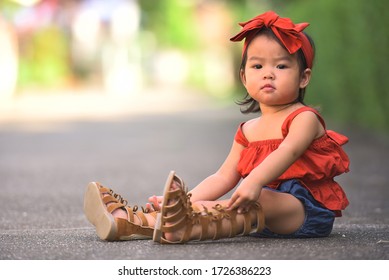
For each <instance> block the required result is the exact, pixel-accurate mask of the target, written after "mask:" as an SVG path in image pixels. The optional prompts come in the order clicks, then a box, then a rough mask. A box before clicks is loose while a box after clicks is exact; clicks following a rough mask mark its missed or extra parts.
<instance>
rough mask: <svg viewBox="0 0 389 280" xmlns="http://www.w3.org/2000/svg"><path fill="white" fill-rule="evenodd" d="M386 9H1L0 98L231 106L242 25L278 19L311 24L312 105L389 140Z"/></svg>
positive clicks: (324, 0) (24, 4) (140, 5)
mask: <svg viewBox="0 0 389 280" xmlns="http://www.w3.org/2000/svg"><path fill="white" fill-rule="evenodd" d="M388 7H389V2H388V1H386V0H372V1H363V0H342V1H339V0H315V1H309V0H273V1H270V0H268V1H266V0H263V1H254V0H230V1H227V0H225V1H223V0H220V1H212V0H193V1H187V0H159V1H153V0H139V1H135V0H110V1H104V0H66V1H65V0H62V1H61V0H41V1H38V0H13V1H11V0H1V1H0V76H1V77H2V82H0V84H1V85H0V97H1V96H18V95H21V94H25V92H28V91H26V89H31V88H33V89H38V90H36V91H40V92H42V93H43V94H55V92H56V89H58V88H70V89H73V88H74V89H75V90H76V89H77V88H80V87H88V86H97V87H100V86H101V87H103V88H104V89H105V91H106V92H108V93H113V94H119V95H131V94H133V93H134V92H138V93H139V92H142V89H144V88H145V87H155V88H169V87H172V88H173V87H174V88H182V89H184V88H195V89H197V90H199V92H202V93H203V94H206V95H211V96H214V97H215V98H218V99H220V100H227V99H229V100H232V101H233V100H236V99H237V98H239V97H241V96H242V95H243V94H244V90H243V87H242V86H241V85H240V82H239V79H238V69H239V64H240V52H241V44H240V43H231V42H229V38H230V37H231V36H232V35H234V34H235V33H236V32H238V31H239V29H240V28H239V26H238V24H237V23H238V22H241V21H245V20H247V19H250V18H252V17H253V16H256V15H258V14H260V13H263V12H265V11H266V10H269V9H272V10H274V11H276V12H277V13H278V14H280V15H281V16H282V17H290V18H292V20H293V21H294V22H309V23H310V24H311V25H310V26H309V27H308V28H307V29H306V31H307V32H308V33H309V34H310V35H311V36H312V37H313V39H314V41H315V44H316V49H317V54H316V61H315V65H314V69H313V73H314V74H313V80H312V83H311V85H310V86H309V87H308V90H307V95H306V101H307V103H308V104H311V105H314V106H319V107H321V108H322V110H323V113H324V115H325V116H326V117H329V118H331V119H334V120H336V121H337V122H339V123H341V124H347V125H356V126H359V127H366V128H371V129H374V130H380V131H385V132H389V113H388V109H389V92H388V91H389V90H388V89H389V79H388V78H387V77H386V76H387V71H386V70H387V69H386V68H385V67H386V65H387V61H388V54H389V51H388V50H389V42H388V37H389V32H388V26H389V17H388V16H387V15H386V14H385V13H387V10H388ZM41 89H42V90H41ZM36 91H35V92H36ZM183 92H184V90H183Z"/></svg>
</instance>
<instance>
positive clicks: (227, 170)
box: [147, 141, 243, 210]
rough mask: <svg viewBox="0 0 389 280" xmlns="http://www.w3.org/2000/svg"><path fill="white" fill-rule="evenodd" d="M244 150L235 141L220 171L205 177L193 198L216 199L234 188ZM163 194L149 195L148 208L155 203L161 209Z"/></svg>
mask: <svg viewBox="0 0 389 280" xmlns="http://www.w3.org/2000/svg"><path fill="white" fill-rule="evenodd" d="M242 150H243V146H241V145H240V144H238V143H237V142H235V141H234V143H233V145H232V148H231V150H230V152H229V154H228V156H227V158H226V160H225V161H224V163H223V164H222V166H221V167H220V168H219V170H218V171H216V172H215V173H214V174H212V175H210V176H209V177H207V178H206V179H204V180H203V181H202V182H201V183H200V184H198V185H197V186H196V187H195V188H194V189H193V190H191V191H190V193H191V194H192V197H191V200H192V201H193V202H194V201H201V200H216V199H218V198H220V197H221V196H223V195H224V194H226V193H227V192H229V191H230V190H232V189H233V188H234V187H235V186H236V185H237V184H238V182H239V180H240V175H239V173H238V172H237V170H236V167H237V165H238V162H239V158H240V153H241V152H242ZM162 198H163V197H162V196H155V195H154V196H152V197H149V202H150V203H148V204H147V208H151V205H153V207H154V209H155V210H159V209H160V204H161V203H162Z"/></svg>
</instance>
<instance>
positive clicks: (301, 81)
mask: <svg viewBox="0 0 389 280" xmlns="http://www.w3.org/2000/svg"><path fill="white" fill-rule="evenodd" d="M240 75H241V79H242V82H243V85H244V86H245V88H246V90H247V92H248V94H249V95H250V96H251V97H252V98H253V99H255V100H256V101H258V102H259V104H260V106H264V105H266V106H280V105H286V104H289V103H292V102H294V101H295V100H296V99H297V98H298V95H299V89H300V88H304V87H306V86H307V85H308V83H309V80H310V77H311V69H309V68H307V69H305V70H304V72H303V73H301V72H300V69H299V64H298V61H297V54H296V53H295V54H293V55H291V54H289V53H288V51H287V50H286V49H284V48H283V47H282V46H281V45H280V43H278V42H277V41H276V40H275V39H273V38H271V37H269V36H268V35H263V34H262V35H259V36H257V37H256V38H254V39H253V40H252V41H251V43H250V45H249V46H248V49H247V61H246V66H245V69H244V71H241V73H240Z"/></svg>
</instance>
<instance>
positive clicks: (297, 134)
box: [228, 112, 324, 210]
mask: <svg viewBox="0 0 389 280" xmlns="http://www.w3.org/2000/svg"><path fill="white" fill-rule="evenodd" d="M323 133H324V129H323V127H322V126H321V124H320V122H319V120H318V119H317V117H316V115H315V114H314V113H313V112H304V113H301V114H299V115H298V116H296V117H295V119H294V120H293V122H292V124H291V126H290V128H289V133H288V135H287V136H286V137H285V139H284V141H283V142H282V143H281V144H280V146H279V147H278V149H277V150H275V151H274V152H272V153H271V154H270V155H269V156H268V157H267V158H266V159H265V160H264V161H263V162H262V163H261V164H260V165H258V166H257V167H256V168H254V169H253V171H251V173H250V174H249V175H248V176H247V177H246V178H245V179H244V180H243V181H242V182H241V184H240V185H239V187H238V188H237V189H236V191H235V192H234V193H233V195H232V197H231V199H230V201H229V203H228V207H229V208H231V209H235V208H239V209H241V210H247V209H248V207H249V206H250V204H251V203H253V202H256V201H258V199H259V196H260V193H261V190H262V186H265V185H267V184H269V183H271V182H273V181H274V180H276V179H277V178H278V177H279V176H281V175H282V174H283V173H284V172H285V171H286V170H287V169H288V168H289V167H290V166H291V165H292V164H293V163H294V162H295V161H296V160H297V159H298V158H299V157H300V156H301V155H302V154H303V153H304V152H305V150H306V149H307V148H308V147H309V145H310V144H311V143H312V141H313V140H314V139H315V138H317V137H320V136H321V135H322V134H323Z"/></svg>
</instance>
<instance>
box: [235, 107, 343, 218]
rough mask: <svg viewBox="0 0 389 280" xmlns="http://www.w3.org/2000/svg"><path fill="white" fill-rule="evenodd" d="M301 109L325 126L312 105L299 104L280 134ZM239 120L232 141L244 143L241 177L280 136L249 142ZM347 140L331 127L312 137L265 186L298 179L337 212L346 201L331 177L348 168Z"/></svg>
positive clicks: (271, 150)
mask: <svg viewBox="0 0 389 280" xmlns="http://www.w3.org/2000/svg"><path fill="white" fill-rule="evenodd" d="M305 111H311V112H314V113H315V114H316V115H317V117H318V119H319V120H320V122H321V124H322V125H323V127H324V128H325V127H326V126H325V123H324V120H323V118H322V117H321V116H320V114H319V113H318V112H317V111H316V110H315V109H313V108H310V107H302V108H300V109H297V110H296V111H294V112H292V113H291V114H290V115H289V116H288V117H287V118H286V119H285V121H284V123H283V125H282V135H283V137H284V138H285V137H286V135H287V134H288V131H289V127H290V124H291V123H292V121H293V119H294V118H295V117H296V116H297V115H298V114H300V113H302V112H305ZM243 124H244V123H242V124H241V125H240V126H239V128H238V131H237V132H236V135H235V141H236V142H238V143H239V144H241V145H243V146H244V150H243V151H242V153H241V157H240V160H239V163H238V166H237V170H238V172H239V173H240V174H241V176H242V177H246V176H247V175H249V174H250V172H251V171H252V170H253V169H254V168H255V167H256V166H258V165H259V164H260V163H261V162H262V161H263V160H264V159H265V158H266V157H267V156H268V155H269V154H270V153H271V152H273V151H274V150H276V149H277V148H278V146H279V145H280V144H281V142H282V141H283V139H268V140H260V141H254V142H249V141H248V140H247V139H246V137H245V136H244V134H243V131H242V126H243ZM347 142H348V138H347V137H346V136H344V135H341V134H339V133H336V132H334V131H331V130H326V133H325V134H324V135H323V136H322V137H320V138H317V139H315V140H314V141H313V142H312V144H311V145H310V146H309V148H308V149H307V150H306V151H305V153H304V154H303V155H302V156H301V157H300V158H299V159H298V160H296V161H295V162H294V163H293V164H292V165H291V166H290V167H289V168H288V169H287V170H286V171H285V172H284V173H283V174H282V175H281V176H280V177H278V178H277V180H275V181H274V182H272V183H270V184H268V185H267V186H268V187H271V188H273V189H277V187H278V185H279V184H280V183H282V182H283V181H286V180H290V179H297V180H299V181H300V182H301V183H302V185H303V186H304V187H306V188H307V189H308V190H309V192H310V193H311V194H312V196H313V197H314V198H315V199H316V200H317V201H318V202H320V203H321V204H322V205H323V206H324V207H326V208H328V209H330V210H333V211H334V212H335V214H336V216H341V210H343V209H345V208H346V207H347V205H348V204H349V201H348V199H347V197H346V194H345V192H344V191H343V189H342V188H341V186H340V185H339V184H338V183H337V182H336V181H335V180H334V177H335V176H338V175H340V174H342V173H344V172H348V171H349V164H350V161H349V158H348V156H347V154H346V153H345V152H344V151H343V149H342V147H341V146H342V145H344V144H346V143H347Z"/></svg>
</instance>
